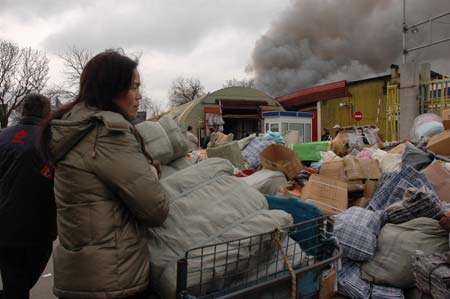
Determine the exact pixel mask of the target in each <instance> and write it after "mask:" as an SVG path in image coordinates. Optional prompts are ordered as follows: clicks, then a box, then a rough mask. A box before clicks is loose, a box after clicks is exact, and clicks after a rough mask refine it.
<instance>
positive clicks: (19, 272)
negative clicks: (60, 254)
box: [0, 244, 52, 299]
mask: <svg viewBox="0 0 450 299" xmlns="http://www.w3.org/2000/svg"><path fill="white" fill-rule="evenodd" d="M51 254H52V244H48V245H45V246H33V247H20V248H5V247H4V248H0V272H1V273H2V280H3V291H4V295H3V296H4V299H29V298H30V290H31V288H32V287H33V286H34V285H35V284H36V282H37V281H38V280H39V277H40V276H41V274H42V271H44V269H45V266H46V265H47V262H48V260H49V258H50V255H51Z"/></svg>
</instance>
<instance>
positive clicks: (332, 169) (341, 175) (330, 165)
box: [320, 160, 346, 181]
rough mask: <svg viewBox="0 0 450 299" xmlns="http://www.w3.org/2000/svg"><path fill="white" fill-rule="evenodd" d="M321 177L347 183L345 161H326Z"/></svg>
mask: <svg viewBox="0 0 450 299" xmlns="http://www.w3.org/2000/svg"><path fill="white" fill-rule="evenodd" d="M320 175H323V176H325V177H327V178H331V179H335V180H341V181H345V180H346V177H345V171H344V160H332V161H325V162H323V164H322V167H320Z"/></svg>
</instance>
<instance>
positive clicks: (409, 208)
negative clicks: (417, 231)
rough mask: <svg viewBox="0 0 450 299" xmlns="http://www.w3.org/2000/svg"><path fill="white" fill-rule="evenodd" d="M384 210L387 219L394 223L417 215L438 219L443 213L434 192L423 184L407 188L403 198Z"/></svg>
mask: <svg viewBox="0 0 450 299" xmlns="http://www.w3.org/2000/svg"><path fill="white" fill-rule="evenodd" d="M385 212H386V215H387V218H388V221H389V222H391V223H396V224H399V223H403V222H407V221H409V220H412V219H414V218H419V217H428V218H433V219H439V218H440V217H441V216H442V215H443V212H442V208H441V205H440V202H439V199H438V198H437V196H436V194H435V193H434V192H433V191H431V190H430V189H428V188H427V187H425V186H424V187H422V188H408V189H407V190H406V192H405V194H404V195H403V200H402V201H400V202H396V203H394V204H392V205H390V206H389V207H388V208H387V209H386V210H385Z"/></svg>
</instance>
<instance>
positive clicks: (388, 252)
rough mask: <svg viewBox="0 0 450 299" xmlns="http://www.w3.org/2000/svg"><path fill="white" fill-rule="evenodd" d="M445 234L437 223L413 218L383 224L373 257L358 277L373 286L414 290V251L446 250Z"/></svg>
mask: <svg viewBox="0 0 450 299" xmlns="http://www.w3.org/2000/svg"><path fill="white" fill-rule="evenodd" d="M448 249H449V248H448V233H447V232H446V231H445V230H444V229H443V228H441V226H440V225H439V221H437V220H434V219H431V218H425V217H423V218H416V219H413V220H411V221H408V222H405V223H402V224H391V223H388V224H386V225H385V226H384V227H383V229H382V230H381V233H380V235H379V236H378V245H377V253H376V255H375V256H374V257H373V258H372V259H371V260H370V261H368V262H366V263H364V264H363V266H362V274H361V278H362V279H365V280H367V281H369V282H373V283H376V284H382V285H388V286H393V287H396V288H401V289H406V288H411V287H414V285H415V284H414V276H413V269H412V265H411V259H412V256H414V255H415V253H416V250H421V251H423V252H424V253H425V254H432V253H439V252H440V253H443V252H446V251H448Z"/></svg>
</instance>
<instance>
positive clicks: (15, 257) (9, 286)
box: [0, 94, 56, 299]
mask: <svg viewBox="0 0 450 299" xmlns="http://www.w3.org/2000/svg"><path fill="white" fill-rule="evenodd" d="M49 114H50V101H49V100H48V99H47V98H46V97H44V96H43V95H40V94H29V95H27V96H26V97H25V98H24V100H23V106H22V119H21V120H20V122H19V124H18V125H16V126H12V127H9V128H6V129H5V130H3V131H2V132H1V133H0V272H1V278H2V281H3V291H4V295H5V296H6V298H8V299H9V298H20V299H26V298H29V293H30V289H31V288H32V287H33V286H34V285H35V284H36V282H37V281H38V279H39V277H40V276H41V273H42V271H44V269H45V266H46V265H47V262H48V260H49V258H50V255H51V253H52V248H53V247H52V243H53V241H54V240H55V238H56V207H55V198H54V193H53V178H52V171H51V169H50V167H49V166H48V161H46V160H44V159H43V158H42V156H41V155H40V154H39V149H38V148H37V146H36V144H37V140H38V138H39V135H40V133H39V131H40V125H39V124H40V122H41V120H42V119H43V118H46V117H48V116H49Z"/></svg>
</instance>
